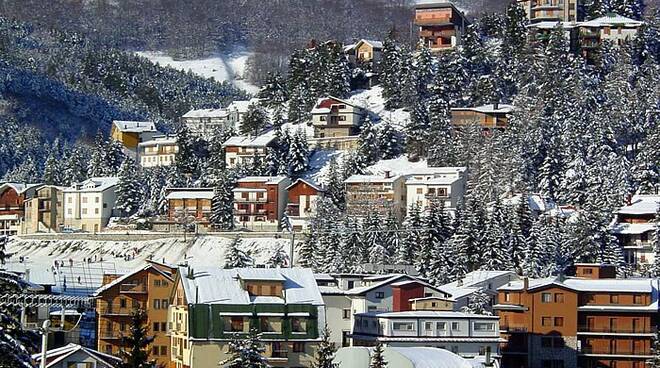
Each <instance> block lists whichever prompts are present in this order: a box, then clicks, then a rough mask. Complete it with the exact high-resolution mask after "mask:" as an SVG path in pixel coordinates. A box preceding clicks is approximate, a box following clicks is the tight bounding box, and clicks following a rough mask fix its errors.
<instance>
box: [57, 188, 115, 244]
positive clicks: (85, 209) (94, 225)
mask: <svg viewBox="0 0 660 368" xmlns="http://www.w3.org/2000/svg"><path fill="white" fill-rule="evenodd" d="M118 182H119V178H117V177H94V178H89V179H87V180H85V181H83V182H81V183H75V184H73V185H72V186H70V187H69V188H66V189H64V226H65V227H70V228H75V229H80V230H82V231H89V232H95V233H96V232H99V231H101V230H102V229H103V228H104V227H105V226H106V225H107V224H108V221H109V220H110V217H112V216H113V209H114V207H115V201H116V199H117V195H116V193H115V188H116V186H117V183H118Z"/></svg>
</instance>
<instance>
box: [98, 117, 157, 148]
mask: <svg viewBox="0 0 660 368" xmlns="http://www.w3.org/2000/svg"><path fill="white" fill-rule="evenodd" d="M156 135H162V133H160V132H159V131H158V130H156V124H154V122H152V121H120V120H114V121H113V122H112V127H111V128H110V137H111V138H112V140H115V141H117V142H119V143H121V144H122V145H123V146H124V148H125V151H126V153H128V154H131V155H133V156H134V155H135V153H136V151H137V147H138V144H140V142H144V141H148V140H150V139H152V138H153V137H154V136H156Z"/></svg>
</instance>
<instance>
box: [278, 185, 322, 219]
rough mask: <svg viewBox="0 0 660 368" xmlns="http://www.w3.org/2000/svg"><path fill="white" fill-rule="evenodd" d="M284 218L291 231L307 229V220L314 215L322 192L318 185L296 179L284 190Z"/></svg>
mask: <svg viewBox="0 0 660 368" xmlns="http://www.w3.org/2000/svg"><path fill="white" fill-rule="evenodd" d="M286 191H287V198H288V200H287V205H286V217H287V219H288V221H289V225H290V226H291V228H292V229H293V230H298V231H300V230H303V229H306V228H307V227H309V220H310V219H311V218H312V217H314V215H316V200H317V199H318V198H319V196H321V195H322V194H323V192H324V189H323V188H321V186H319V185H318V184H316V183H314V182H313V181H311V180H308V179H297V180H296V181H294V182H293V184H291V185H289V186H288V187H287V188H286Z"/></svg>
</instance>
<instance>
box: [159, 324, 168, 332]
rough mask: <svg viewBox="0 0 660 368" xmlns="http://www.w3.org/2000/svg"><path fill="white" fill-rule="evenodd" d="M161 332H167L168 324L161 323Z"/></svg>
mask: <svg viewBox="0 0 660 368" xmlns="http://www.w3.org/2000/svg"><path fill="white" fill-rule="evenodd" d="M160 330H161V331H162V332H167V322H161V323H160Z"/></svg>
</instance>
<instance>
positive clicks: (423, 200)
mask: <svg viewBox="0 0 660 368" xmlns="http://www.w3.org/2000/svg"><path fill="white" fill-rule="evenodd" d="M406 177H407V179H406V181H405V186H406V210H407V211H410V208H411V207H412V206H413V205H416V206H417V207H418V208H419V209H420V210H422V211H424V210H425V209H427V208H428V206H429V204H430V203H431V202H432V201H436V202H442V204H443V205H444V208H445V210H446V211H448V212H453V211H455V210H456V207H457V206H458V204H459V203H460V202H461V201H462V200H463V195H464V194H465V185H466V183H467V168H465V167H437V168H436V167H433V168H431V167H430V168H428V170H424V171H420V172H418V173H412V174H409V175H407V176H406Z"/></svg>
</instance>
